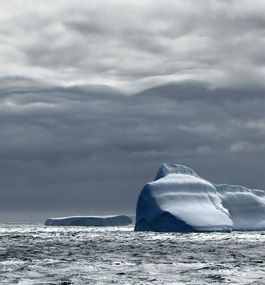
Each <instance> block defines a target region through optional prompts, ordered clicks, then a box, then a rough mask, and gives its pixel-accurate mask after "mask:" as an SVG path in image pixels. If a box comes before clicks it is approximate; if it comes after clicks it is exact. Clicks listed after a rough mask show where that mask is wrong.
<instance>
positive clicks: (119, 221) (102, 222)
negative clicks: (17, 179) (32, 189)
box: [45, 215, 132, 226]
mask: <svg viewBox="0 0 265 285" xmlns="http://www.w3.org/2000/svg"><path fill="white" fill-rule="evenodd" d="M131 223H132V219H131V218H129V217H128V216H125V215H120V216H100V217H86V216H76V217H65V218H52V219H48V220H46V222H45V225H46V226H127V225H130V224H131Z"/></svg>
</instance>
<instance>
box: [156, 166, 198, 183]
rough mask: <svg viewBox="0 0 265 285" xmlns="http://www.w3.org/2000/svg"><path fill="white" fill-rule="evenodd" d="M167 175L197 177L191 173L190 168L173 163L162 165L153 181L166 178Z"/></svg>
mask: <svg viewBox="0 0 265 285" xmlns="http://www.w3.org/2000/svg"><path fill="white" fill-rule="evenodd" d="M168 174H187V175H192V176H195V177H199V176H198V175H197V174H196V173H195V171H193V170H192V169H191V168H189V167H187V166H183V165H178V164H173V163H164V164H162V166H161V167H160V168H159V170H158V172H157V174H156V178H155V180H158V179H160V178H162V177H165V176H167V175H168Z"/></svg>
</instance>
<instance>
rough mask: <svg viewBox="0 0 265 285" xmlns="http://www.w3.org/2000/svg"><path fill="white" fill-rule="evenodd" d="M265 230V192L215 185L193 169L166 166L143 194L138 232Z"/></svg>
mask: <svg viewBox="0 0 265 285" xmlns="http://www.w3.org/2000/svg"><path fill="white" fill-rule="evenodd" d="M232 230H265V191H264V190H250V189H247V188H245V187H242V186H230V185H225V184H223V185H215V184H213V183H211V182H209V181H207V180H205V179H203V178H201V177H199V176H198V175H197V174H196V173H195V172H194V171H193V170H192V169H190V168H188V167H186V166H182V165H177V164H163V165H162V166H161V168H160V169H159V171H158V173H157V176H156V178H155V180H154V181H153V182H150V183H148V184H146V185H145V187H144V188H143V190H142V191H141V193H140V195H139V198H138V202H137V208H136V224H135V231H157V232H184V233H185V232H212V231H220V232H229V231H232Z"/></svg>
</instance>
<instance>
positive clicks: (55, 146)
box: [0, 78, 265, 221]
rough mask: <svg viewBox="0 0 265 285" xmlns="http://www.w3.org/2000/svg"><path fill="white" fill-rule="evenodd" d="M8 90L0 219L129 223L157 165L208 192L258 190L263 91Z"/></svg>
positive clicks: (29, 86) (0, 102) (23, 84)
mask: <svg viewBox="0 0 265 285" xmlns="http://www.w3.org/2000/svg"><path fill="white" fill-rule="evenodd" d="M13 85H14V86H16V88H14V89H13V90H11V89H8V90H6V88H1V92H0V93H1V99H0V126H1V141H0V158H1V160H0V180H1V189H0V190H1V191H0V209H1V211H0V213H1V217H2V219H4V218H3V217H6V219H7V220H8V219H9V220H10V219H11V218H10V214H11V215H12V214H13V215H15V214H14V213H20V214H19V215H17V216H16V217H15V218H13V220H12V219H11V220H12V221H17V219H19V218H20V217H21V213H24V214H25V213H26V214H27V215H28V217H27V218H25V219H26V221H29V220H32V219H33V220H34V218H35V219H36V217H35V216H36V213H38V214H39V215H41V213H44V214H43V215H45V213H46V217H47V215H49V216H54V215H55V216H56V215H60V216H62V215H80V214H83V215H85V214H86V215H88V214H118V213H129V214H133V213H134V211H135V205H136V201H137V197H138V195H139V193H140V190H141V188H142V187H143V186H144V185H145V184H146V183H147V182H149V181H152V180H153V178H154V176H155V174H156V171H157V170H158V168H159V167H160V165H161V164H162V163H164V162H171V163H177V164H182V165H186V166H189V167H191V168H193V169H194V170H195V171H196V172H197V173H198V174H199V175H200V176H203V177H205V178H206V179H208V180H210V181H212V182H215V183H228V184H241V185H244V186H248V187H250V188H261V189H263V188H264V177H263V176H264V175H263V173H264V150H265V143H264V142H265V121H264V109H265V97H264V94H263V92H262V91H257V90H245V91H244V92H243V91H242V90H240V91H235V90H215V91H209V90H208V89H206V88H205V87H203V86H202V85H200V84H198V83H189V84H184V85H167V86H163V87H159V88H154V89H150V90H147V91H145V92H144V93H140V94H138V95H134V96H124V95H122V94H117V93H115V91H113V90H112V89H107V88H106V87H100V86H97V87H95V86H94V87H86V88H84V87H83V88H81V87H73V88H58V87H57V88H43V87H38V84H37V83H36V84H35V85H34V84H33V82H32V81H29V82H27V81H26V80H25V79H22V78H20V79H18V78H17V79H16V80H14V79H13ZM32 212H35V214H34V215H33V216H32V214H31V213H32ZM8 217H9V218H8ZM42 219H44V217H42ZM3 221H5V220H3ZM24 221H25V220H24Z"/></svg>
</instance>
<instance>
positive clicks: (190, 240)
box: [0, 224, 265, 285]
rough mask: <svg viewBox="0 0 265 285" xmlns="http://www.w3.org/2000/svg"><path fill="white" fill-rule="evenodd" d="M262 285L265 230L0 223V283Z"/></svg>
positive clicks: (264, 262)
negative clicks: (197, 230) (173, 230)
mask: <svg viewBox="0 0 265 285" xmlns="http://www.w3.org/2000/svg"><path fill="white" fill-rule="evenodd" d="M215 283H224V284H265V232H232V233H190V234H178V233H153V232H134V231H133V227H132V226H128V227H48V226H42V225H23V224H2V225H1V228H0V284H26V285H29V284H51V285H52V284H54V285H55V284H61V285H66V284H78V285H79V284H215Z"/></svg>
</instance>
